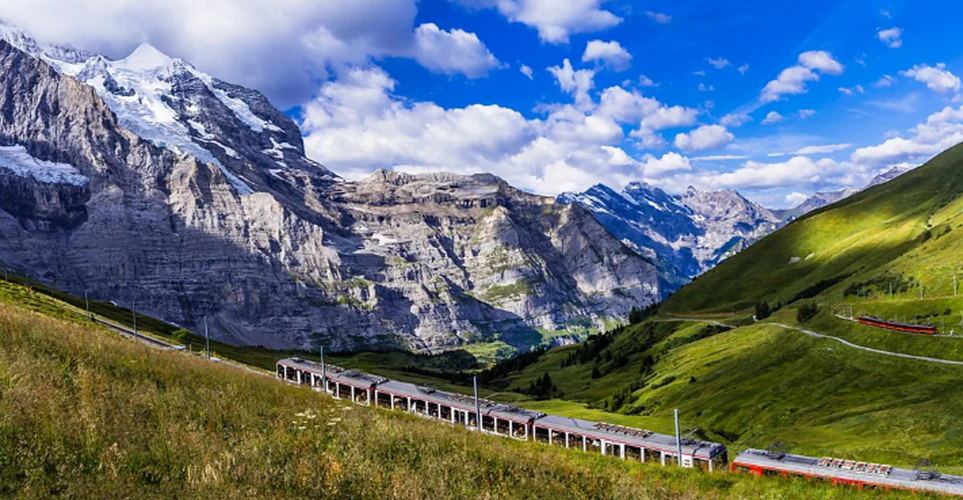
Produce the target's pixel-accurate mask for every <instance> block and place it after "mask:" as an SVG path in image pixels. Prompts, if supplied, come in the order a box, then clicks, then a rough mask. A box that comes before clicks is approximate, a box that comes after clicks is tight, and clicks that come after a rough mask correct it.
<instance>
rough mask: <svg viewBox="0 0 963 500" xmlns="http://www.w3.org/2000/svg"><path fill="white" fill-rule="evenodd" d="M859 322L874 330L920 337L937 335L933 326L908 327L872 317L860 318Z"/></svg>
mask: <svg viewBox="0 0 963 500" xmlns="http://www.w3.org/2000/svg"><path fill="white" fill-rule="evenodd" d="M859 322H860V323H862V324H864V325H869V326H875V327H876V328H885V329H887V330H893V331H895V332H903V333H916V334H922V335H936V334H937V333H939V331H938V330H937V329H936V327H935V326H930V325H908V324H905V323H897V322H895V321H886V320H885V319H879V318H874V317H872V316H860V317H859Z"/></svg>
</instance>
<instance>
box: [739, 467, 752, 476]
mask: <svg viewBox="0 0 963 500" xmlns="http://www.w3.org/2000/svg"><path fill="white" fill-rule="evenodd" d="M735 469H736V472H744V473H747V474H748V473H751V472H752V469H750V468H749V467H746V466H745V465H736V466H735Z"/></svg>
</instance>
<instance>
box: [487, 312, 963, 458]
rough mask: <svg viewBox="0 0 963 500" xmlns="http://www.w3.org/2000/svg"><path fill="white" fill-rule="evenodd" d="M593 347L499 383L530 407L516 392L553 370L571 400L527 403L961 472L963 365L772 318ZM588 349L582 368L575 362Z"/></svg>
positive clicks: (567, 352) (646, 332) (646, 334)
mask: <svg viewBox="0 0 963 500" xmlns="http://www.w3.org/2000/svg"><path fill="white" fill-rule="evenodd" d="M787 316H788V314H785V313H781V315H779V316H777V318H776V319H782V320H785V322H791V321H790V320H789V318H788V317H787ZM930 340H932V339H930ZM945 340H954V341H955V340H956V339H945ZM597 342H598V341H597V340H596V343H597ZM592 344H593V342H589V343H586V344H582V345H577V346H568V347H565V348H561V349H555V350H552V351H549V352H548V353H546V354H544V355H543V356H542V357H541V358H540V359H539V360H538V362H536V363H534V364H532V365H531V366H529V367H527V368H525V369H524V370H522V371H520V372H516V373H514V374H512V375H510V376H509V377H507V378H506V379H504V380H502V381H501V383H502V384H503V385H504V390H505V391H506V393H513V392H515V393H519V394H517V399H518V400H523V401H524V399H526V398H527V396H523V395H521V394H520V393H521V392H522V391H524V390H525V388H526V387H528V386H529V385H530V384H531V382H532V381H533V380H536V379H537V378H538V377H542V376H544V374H545V373H549V374H550V376H551V378H552V381H553V383H554V384H555V385H556V386H557V388H558V390H559V391H560V392H561V394H562V397H563V398H564V399H565V401H559V400H555V401H546V402H523V403H522V404H523V405H526V406H532V407H537V408H540V409H543V410H545V411H554V412H557V413H565V414H574V413H576V412H579V411H582V412H590V413H594V415H592V416H593V417H594V418H596V419H601V420H608V421H612V422H616V423H625V424H628V425H635V426H638V427H645V428H649V429H652V430H655V431H661V432H671V429H672V421H671V417H672V411H673V409H674V408H679V409H680V410H681V413H682V416H683V420H684V423H685V425H686V426H687V427H699V428H700V429H701V431H700V434H701V435H703V436H705V437H707V438H711V439H714V440H718V441H721V442H725V443H727V444H729V445H730V447H731V448H732V449H734V450H741V449H745V448H747V447H756V448H764V447H766V446H768V445H770V444H772V443H773V442H774V441H781V442H783V443H785V444H787V445H788V446H789V448H790V449H791V450H793V451H794V452H796V453H803V454H811V455H816V456H823V455H833V456H847V457H854V458H859V459H861V460H871V461H881V462H888V463H892V464H895V465H900V466H904V467H912V466H914V465H915V464H916V463H917V462H918V461H919V460H920V459H922V458H928V459H929V460H930V461H931V462H932V463H935V464H936V465H938V466H939V467H940V468H941V470H944V471H946V472H956V473H963V454H961V453H960V450H961V449H963V421H961V420H960V419H959V418H958V416H959V415H961V414H963V393H960V391H959V390H958V388H959V387H961V386H963V366H948V365H940V364H935V363H927V362H923V361H915V360H908V359H901V358H896V357H890V356H883V355H879V354H875V353H870V352H864V351H860V350H857V349H853V348H850V347H846V346H844V345H842V344H840V343H838V342H836V341H833V340H830V339H819V340H817V339H813V338H810V337H808V336H807V335H805V334H802V333H800V332H796V331H793V330H787V329H784V328H779V327H776V326H774V325H771V324H765V323H760V324H755V325H747V326H742V327H738V328H735V329H732V330H725V329H722V328H718V327H714V326H710V325H707V324H704V323H696V322H673V321H660V320H650V321H648V322H645V323H642V324H640V325H635V326H632V327H629V328H627V329H625V331H623V332H621V333H619V334H617V335H615V336H613V339H612V341H611V343H608V344H606V343H605V342H602V343H601V345H604V347H602V348H601V349H598V348H593V347H592ZM580 350H581V352H587V356H586V357H585V358H584V362H578V363H575V364H571V363H572V360H573V359H577V358H578V357H579V354H578V353H579V352H580ZM590 407H591V408H597V409H596V410H592V409H590ZM605 412H616V413H617V414H618V416H617V417H615V416H612V415H611V414H610V413H605ZM586 416H588V415H586Z"/></svg>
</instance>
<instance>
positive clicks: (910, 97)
mask: <svg viewBox="0 0 963 500" xmlns="http://www.w3.org/2000/svg"><path fill="white" fill-rule="evenodd" d="M918 101H919V94H917V93H916V92H912V93H910V94H907V95H906V96H904V97H899V98H895V99H889V100H883V101H869V102H868V103H867V104H869V105H870V106H875V107H877V108H882V109H888V110H890V111H899V112H901V113H913V112H915V111H916V103H917V102H918Z"/></svg>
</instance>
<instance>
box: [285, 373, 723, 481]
mask: <svg viewBox="0 0 963 500" xmlns="http://www.w3.org/2000/svg"><path fill="white" fill-rule="evenodd" d="M276 375H277V378H278V379H281V380H285V381H288V382H290V383H294V384H300V385H306V386H309V387H312V388H314V389H315V390H323V391H326V392H327V393H328V394H330V395H331V396H333V397H335V398H338V399H349V400H350V401H353V402H355V403H357V404H362V405H367V406H378V407H380V408H384V409H389V410H394V411H403V412H407V413H410V414H414V415H418V416H421V417H424V418H430V419H437V420H439V421H442V422H446V423H449V424H453V425H463V426H465V427H467V428H469V429H478V428H479V423H478V415H480V416H481V424H480V427H481V428H480V430H481V431H482V432H484V433H487V434H492V435H496V436H501V437H507V438H512V439H517V440H520V441H533V442H537V443H543V444H547V445H551V446H560V447H565V448H568V449H575V450H582V451H583V452H586V453H598V454H602V455H609V456H613V457H616V458H620V459H622V460H639V461H643V462H646V461H652V462H658V463H661V464H662V465H666V464H668V463H675V462H677V461H679V460H678V456H679V453H678V448H679V446H678V444H681V449H682V459H681V463H682V466H683V467H687V468H699V469H703V470H708V471H714V470H725V468H726V467H725V465H726V464H727V463H728V451H727V449H726V447H725V446H724V445H722V444H719V443H712V442H707V441H699V440H695V439H688V438H684V439H682V442H681V443H676V438H675V436H669V435H666V434H657V433H654V432H651V431H647V430H642V429H633V428H629V427H624V426H620V425H612V424H606V423H602V422H590V421H587V420H581V419H576V418H569V417H560V416H557V415H546V414H545V413H542V412H538V411H533V410H528V409H525V408H520V407H518V406H513V405H508V404H504V403H496V402H494V401H489V400H485V399H479V400H478V406H477V408H476V406H475V404H476V402H475V398H473V397H470V396H465V395H462V394H455V393H450V392H445V391H440V390H437V389H434V388H430V387H420V386H417V385H415V384H409V383H406V382H398V381H395V380H388V379H385V378H381V377H375V376H373V375H368V374H366V373H362V372H357V371H350V370H344V369H343V368H340V367H337V366H334V365H325V366H323V367H322V366H321V364H320V363H315V362H312V361H306V360H304V359H301V358H288V359H282V360H280V361H278V363H277V373H276Z"/></svg>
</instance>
